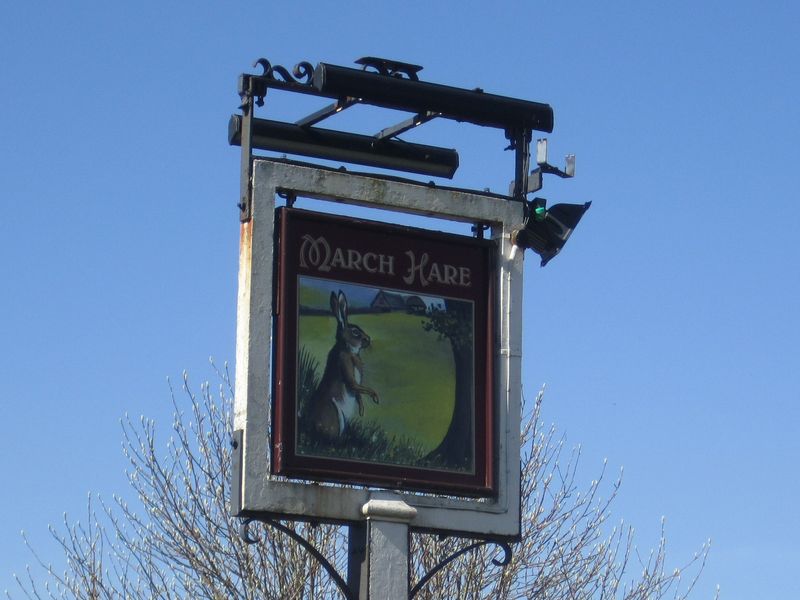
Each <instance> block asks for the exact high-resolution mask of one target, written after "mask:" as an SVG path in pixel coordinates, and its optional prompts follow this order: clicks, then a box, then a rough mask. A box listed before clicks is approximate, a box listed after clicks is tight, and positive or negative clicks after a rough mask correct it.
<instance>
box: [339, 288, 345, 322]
mask: <svg viewBox="0 0 800 600" xmlns="http://www.w3.org/2000/svg"><path fill="white" fill-rule="evenodd" d="M339 321H340V322H341V324H342V325H347V297H346V296H345V295H344V292H343V291H342V290H339Z"/></svg>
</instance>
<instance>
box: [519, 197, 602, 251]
mask: <svg viewBox="0 0 800 600" xmlns="http://www.w3.org/2000/svg"><path fill="white" fill-rule="evenodd" d="M543 203H544V200H543V199H541V198H535V199H534V200H532V201H531V202H530V207H534V208H535V207H537V206H542V205H543ZM591 205H592V203H591V202H587V203H586V204H555V205H553V206H551V207H550V208H549V209H547V211H546V212H545V214H544V218H541V217H538V216H537V213H536V211H535V210H534V209H533V208H530V209H529V210H528V216H527V218H526V220H525V227H524V228H522V229H520V230H518V231H517V232H515V234H514V236H513V240H512V241H513V243H514V245H516V246H518V247H520V248H523V249H527V248H530V249H531V250H533V251H534V252H536V254H538V255H539V256H541V257H542V263H541V266H545V265H546V264H547V263H548V262H550V260H551V259H552V258H553V257H554V256H555V255H556V254H558V253H559V252H560V251H561V248H563V247H564V244H566V243H567V240H568V239H569V236H570V235H572V232H573V230H574V229H575V227H577V225H578V222H579V221H580V220H581V217H583V214H584V213H585V212H586V211H587V210H589V207H590V206H591Z"/></svg>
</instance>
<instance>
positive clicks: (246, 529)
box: [239, 517, 357, 600]
mask: <svg viewBox="0 0 800 600" xmlns="http://www.w3.org/2000/svg"><path fill="white" fill-rule="evenodd" d="M254 521H257V522H259V523H263V524H264V525H268V526H270V527H274V528H275V529H277V530H278V531H280V532H282V533H285V534H286V535H288V536H289V537H290V538H292V539H293V540H294V541H295V542H297V543H298V544H300V545H301V546H302V547H303V548H305V549H306V551H307V552H308V553H309V554H310V555H311V556H313V557H314V558H315V559H317V562H319V564H320V565H322V568H323V569H325V571H327V573H328V575H330V577H331V579H333V582H334V583H335V584H336V587H338V588H339V590H340V591H341V592H342V595H343V596H344V597H345V598H346V599H347V600H357V598H356V597H355V596H354V595H353V592H352V591H351V590H350V588H348V587H347V582H346V581H345V580H344V579H343V578H342V576H341V575H339V573H338V572H337V571H336V569H335V568H334V566H333V565H332V564H331V563H330V562H328V559H327V558H325V556H324V555H323V554H322V553H321V552H320V551H319V550H317V549H316V548H315V547H314V546H313V545H311V543H310V542H309V541H308V540H307V539H305V538H304V537H303V536H301V535H300V534H299V533H297V532H296V531H295V530H293V529H290V528H289V527H286V525H284V524H282V523H280V522H278V521H274V520H272V519H267V518H259V517H249V518H247V519H244V520H242V523H241V525H240V526H239V537H241V538H242V540H243V541H244V542H245V543H246V544H256V543H258V538H255V537H253V536H252V535H250V524H251V523H253V522H254Z"/></svg>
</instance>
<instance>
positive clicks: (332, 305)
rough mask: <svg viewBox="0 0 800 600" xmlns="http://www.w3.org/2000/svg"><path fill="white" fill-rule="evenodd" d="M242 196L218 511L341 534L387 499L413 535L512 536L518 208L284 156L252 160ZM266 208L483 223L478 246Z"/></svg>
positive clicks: (498, 199) (516, 470)
mask: <svg viewBox="0 0 800 600" xmlns="http://www.w3.org/2000/svg"><path fill="white" fill-rule="evenodd" d="M252 186H253V188H252V189H253V192H252V198H253V202H252V218H251V219H250V220H249V221H247V222H244V223H242V225H241V241H240V262H239V297H238V314H237V351H236V390H235V398H236V401H235V406H234V439H235V452H234V456H233V459H234V479H233V482H232V497H231V512H232V513H233V514H235V515H240V516H252V515H258V514H269V515H273V516H282V517H284V518H289V519H301V520H316V521H331V522H351V521H363V520H364V518H365V517H364V514H365V513H364V507H365V506H367V504H368V503H370V502H372V501H382V500H384V499H392V500H393V499H399V500H402V501H403V502H405V503H406V504H407V505H409V506H411V507H413V508H414V509H415V511H416V512H415V513H414V517H413V519H412V520H411V521H410V523H409V527H410V528H411V529H412V530H413V529H418V530H426V531H440V532H446V533H449V534H452V535H459V534H463V535H468V536H470V537H480V536H486V537H492V538H499V537H505V538H508V539H513V538H515V537H517V536H518V535H519V531H520V512H519V506H520V489H519V488H520V463H519V457H520V446H519V432H520V398H521V381H520V365H521V313H522V310H521V302H522V253H517V255H516V256H514V255H513V254H512V252H511V242H510V237H511V232H512V231H513V230H515V229H518V228H519V227H521V224H522V208H521V206H520V205H519V204H518V203H514V202H510V201H509V200H508V198H507V197H504V196H496V195H491V194H480V193H475V192H468V191H464V190H453V189H439V188H436V187H435V186H432V185H425V184H421V183H414V182H408V181H401V180H397V179H395V178H381V177H379V176H372V175H359V174H351V173H347V172H343V171H339V170H334V169H325V168H322V167H317V166H311V165H304V164H302V163H293V162H289V161H285V160H269V159H254V162H253V180H252ZM279 196H282V197H291V198H297V202H296V203H295V204H294V206H301V205H302V204H303V198H313V199H321V200H327V201H330V202H331V203H348V204H352V205H359V206H368V207H375V208H382V209H388V210H392V211H396V212H403V213H407V214H414V215H423V216H431V217H437V218H441V219H448V220H451V221H459V222H462V223H468V224H475V223H480V224H482V225H486V226H488V227H489V231H490V237H489V239H487V240H477V239H474V238H472V237H470V236H467V235H464V236H454V235H445V234H441V233H434V232H429V231H420V230H416V229H410V228H406V227H397V226H389V225H385V224H379V223H374V222H366V221H355V220H352V219H344V218H340V217H335V216H330V215H324V214H319V213H310V212H307V211H303V210H298V209H294V208H291V209H290V208H278V209H277V210H276V208H277V207H276V198H277V197H279ZM331 206H335V204H331ZM332 212H335V210H334V211H332ZM426 256H427V258H426ZM459 353H461V354H459ZM459 365H460V366H459ZM345 378H346V379H348V380H349V385H348V384H347V383H343V380H344V379H345ZM404 387H405V389H404ZM356 430H360V431H356ZM356 434H359V435H360V436H361V438H359V439H360V441H358V440H357V439H356ZM364 438H367V439H366V442H365V439H364ZM373 438H374V439H373ZM450 439H455V440H456V441H455V442H451V441H449V440H450ZM357 441H358V443H362V444H363V445H362V447H359V448H357V447H355V444H356V442H357ZM456 447H458V449H457V450H456ZM312 477H313V478H314V479H318V480H321V481H308V480H309V479H311V478H312ZM327 482H332V483H327ZM341 483H345V484H348V485H341Z"/></svg>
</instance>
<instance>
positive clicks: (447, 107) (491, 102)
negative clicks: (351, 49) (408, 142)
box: [312, 63, 553, 132]
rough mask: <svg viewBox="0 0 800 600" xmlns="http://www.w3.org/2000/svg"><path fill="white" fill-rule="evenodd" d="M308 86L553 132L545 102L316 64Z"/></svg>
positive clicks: (395, 105)
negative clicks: (310, 84)
mask: <svg viewBox="0 0 800 600" xmlns="http://www.w3.org/2000/svg"><path fill="white" fill-rule="evenodd" d="M312 84H313V86H314V88H316V89H317V91H319V93H321V94H328V95H333V96H335V97H337V98H338V97H342V96H356V97H358V98H360V99H361V101H362V102H363V103H365V104H372V105H375V106H381V107H384V108H394V109H397V110H406V111H409V112H414V113H422V112H425V111H432V112H438V113H441V116H442V117H444V118H447V119H455V120H457V121H467V122H469V123H474V124H475V125H484V126H487V127H497V128H500V129H504V130H511V129H520V128H523V129H536V130H538V131H545V132H550V131H552V130H553V109H552V107H551V106H550V105H548V104H543V103H540V102H530V101H528V100H518V99H516V98H509V97H506V96H497V95H495V94H487V93H485V92H483V90H480V89H475V90H467V89H462V88H455V87H450V86H446V85H441V84H436V83H428V82H423V81H412V80H410V79H401V78H397V77H387V76H384V75H380V74H378V73H372V72H369V71H359V70H357V69H350V68H347V67H339V66H336V65H329V64H326V63H320V64H318V65H317V67H316V68H315V69H314V76H313V78H312Z"/></svg>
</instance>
